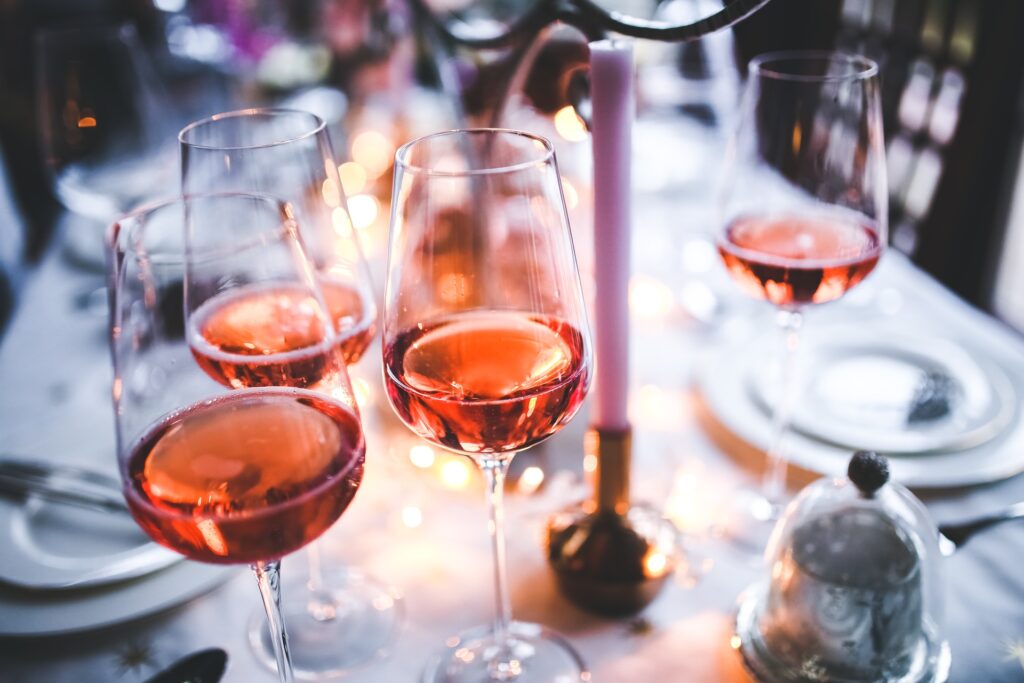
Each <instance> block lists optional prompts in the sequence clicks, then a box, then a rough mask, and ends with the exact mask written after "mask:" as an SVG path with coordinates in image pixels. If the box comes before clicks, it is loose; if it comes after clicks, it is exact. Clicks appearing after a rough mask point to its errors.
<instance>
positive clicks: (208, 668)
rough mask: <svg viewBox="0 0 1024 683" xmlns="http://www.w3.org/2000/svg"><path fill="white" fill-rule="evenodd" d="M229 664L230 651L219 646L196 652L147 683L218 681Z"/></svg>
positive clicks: (207, 682) (211, 682)
mask: <svg viewBox="0 0 1024 683" xmlns="http://www.w3.org/2000/svg"><path fill="white" fill-rule="evenodd" d="M227 665H228V653H227V652H225V651H224V650H222V649H220V648H219V647H214V648H210V649H208V650H200V651H199V652H194V653H192V654H190V655H188V656H187V657H183V658H181V659H179V660H178V661H177V662H175V663H174V664H171V665H170V666H169V667H167V668H166V669H164V670H163V671H161V672H160V673H158V674H157V675H155V676H153V677H152V678H149V679H147V680H146V682H145V683H217V681H219V680H220V679H221V678H222V677H223V676H224V670H225V669H226V668H227Z"/></svg>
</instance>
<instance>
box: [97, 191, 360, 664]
mask: <svg viewBox="0 0 1024 683" xmlns="http://www.w3.org/2000/svg"><path fill="white" fill-rule="evenodd" d="M183 221H184V225H185V228H186V230H184V231H183V230H182V222H183ZM183 232H184V233H185V237H186V239H185V244H184V247H183V244H182V233H183ZM110 244H111V252H110V253H111V256H112V258H111V259H110V264H111V265H110V296H111V307H110V308H111V350H112V356H113V364H114V386H113V399H114V408H115V414H116V421H117V443H118V458H119V463H120V472H121V477H122V479H123V483H124V491H125V497H126V499H127V502H128V506H129V508H130V509H131V512H132V515H133V516H134V517H135V519H136V521H137V522H138V523H139V525H140V526H142V528H143V529H144V530H145V531H146V532H147V533H148V534H149V535H150V536H151V537H152V538H153V539H154V540H156V541H157V542H159V543H161V544H163V545H165V546H167V547H169V548H171V549H172V550H175V551H177V552H180V553H182V554H183V555H185V556H186V557H189V558H191V559H194V560H199V561H201V562H212V563H220V564H250V565H251V566H252V568H253V570H254V571H255V573H256V577H257V579H258V581H259V587H260V593H261V596H262V598H263V605H264V608H265V610H266V614H267V621H268V623H269V625H270V629H271V633H272V634H273V642H274V648H275V655H276V662H277V669H278V673H279V675H280V679H281V681H284V682H285V683H287V682H290V681H293V680H294V677H293V674H292V667H291V661H290V656H289V652H288V647H287V638H286V636H285V627H284V621H283V619H282V616H281V612H280V605H281V594H280V587H279V580H278V577H279V574H278V571H279V563H280V558H281V557H282V556H284V555H286V554H288V553H290V552H293V551H295V550H297V549H299V548H301V547H303V546H305V545H307V544H308V543H310V542H311V541H313V539H315V538H316V537H318V536H319V535H321V534H322V533H323V532H324V531H326V530H327V529H328V528H329V527H330V526H331V525H332V524H333V523H334V522H335V521H336V520H337V519H338V517H339V516H340V515H341V513H342V512H343V511H344V510H345V508H346V507H347V506H348V504H349V503H350V502H351V501H352V498H353V497H354V496H355V493H356V490H357V489H358V487H359V484H360V482H361V480H362V474H363V459H364V451H365V447H364V442H363V434H362V429H361V426H360V422H359V417H358V413H357V411H356V408H355V403H354V401H353V400H352V394H351V391H349V392H347V394H346V393H345V392H342V391H341V388H342V387H347V386H348V379H347V375H346V371H345V364H344V361H343V359H342V357H341V352H340V351H339V349H338V347H337V345H336V343H335V339H334V333H333V328H332V325H331V321H330V318H329V316H328V314H327V312H326V309H325V307H324V306H323V302H322V300H321V297H320V294H319V290H318V288H317V286H316V281H315V279H314V277H313V273H312V269H311V268H310V267H309V264H308V262H307V261H306V259H305V256H304V254H303V251H302V247H301V244H300V242H299V240H298V234H297V229H296V226H295V222H294V220H293V219H292V217H291V215H290V212H289V211H288V209H287V207H286V206H285V205H283V204H280V203H279V202H277V201H274V200H270V199H267V198H265V197H259V196H253V195H241V194H221V195H202V196H193V197H190V198H188V199H186V200H172V201H169V202H165V203H162V204H156V205H152V206H148V207H145V208H142V209H139V210H138V211H136V212H134V213H131V214H129V215H127V216H125V217H124V218H122V219H120V220H118V221H117V223H115V224H114V226H113V228H112V230H111V235H110ZM183 257H184V258H183ZM183 299H184V300H185V301H186V302H187V304H186V306H185V307H184V308H185V311H184V314H183V312H182V309H183V307H182V300H183ZM269 309H273V311H274V313H275V315H274V316H273V317H268V316H266V315H264V314H265V313H266V312H267V311H268V310H269ZM250 325H255V326H257V327H258V329H259V331H260V342H259V343H260V345H261V348H258V349H254V348H251V345H246V343H244V342H243V343H242V345H241V346H238V345H235V344H234V341H235V339H236V337H235V332H236V331H237V330H242V329H245V328H247V327H248V326H250ZM197 361H198V362H197ZM225 377H230V378H232V379H240V378H244V380H245V381H244V382H243V384H250V383H249V380H250V379H253V378H254V379H255V381H253V382H251V385H252V386H257V387H259V388H251V389H242V390H237V391H231V390H228V389H227V388H225V386H224V384H225V383H224V378H225ZM296 378H299V379H301V384H303V385H305V386H312V385H315V384H316V383H318V382H321V381H325V380H328V379H329V380H330V382H331V386H332V387H335V390H334V391H333V392H331V393H323V392H317V391H311V390H309V389H306V388H296V387H295V386H294V385H295V384H296V382H295V379H296ZM214 380H216V381H214ZM283 382H288V383H289V384H291V385H292V386H281V384H282V383H283Z"/></svg>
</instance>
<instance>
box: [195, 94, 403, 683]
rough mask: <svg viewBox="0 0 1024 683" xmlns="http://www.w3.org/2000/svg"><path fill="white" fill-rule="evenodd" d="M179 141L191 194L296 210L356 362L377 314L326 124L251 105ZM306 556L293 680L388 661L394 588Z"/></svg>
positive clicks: (296, 611) (295, 582)
mask: <svg viewBox="0 0 1024 683" xmlns="http://www.w3.org/2000/svg"><path fill="white" fill-rule="evenodd" d="M178 139H179V142H180V147H181V162H182V168H181V174H182V175H181V186H182V191H183V192H184V193H185V194H189V193H192V192H206V191H211V190H216V191H242V192H258V193H262V194H268V195H272V196H274V197H279V198H281V199H283V200H285V201H287V202H289V204H290V205H291V206H292V207H293V208H294V210H295V213H296V217H297V219H298V222H299V225H300V229H301V230H302V237H303V240H304V241H305V244H306V247H307V249H308V253H309V256H310V258H311V260H312V262H313V265H314V268H315V270H316V275H317V280H318V282H319V285H320V288H321V291H322V292H323V296H324V301H325V302H326V304H327V307H328V310H329V311H330V313H331V317H332V319H333V321H334V325H335V330H336V332H337V339H338V344H339V346H340V347H341V349H342V351H343V353H344V357H345V361H346V363H348V364H350V365H351V364H353V363H355V362H357V361H358V360H359V359H360V358H361V357H362V355H363V353H364V352H365V350H366V348H367V346H368V345H369V343H370V341H371V340H372V338H373V335H374V329H375V325H376V317H377V311H376V304H375V302H374V296H373V287H372V286H371V281H370V275H369V270H368V268H367V266H366V263H365V261H364V259H363V257H362V253H361V250H360V248H359V243H358V238H357V236H356V233H355V231H354V230H353V229H352V223H351V220H350V219H349V216H348V213H347V208H346V202H345V195H344V192H343V191H342V186H341V181H340V179H339V177H338V168H337V163H336V161H335V158H334V153H333V150H332V148H331V141H330V138H329V136H328V133H327V129H326V126H325V125H324V122H323V120H321V119H320V118H319V117H317V116H316V115H314V114H311V113H309V112H305V111H299V110H291V109H247V110H242V111H234V112H226V113H222V114H216V115H214V116H211V117H209V118H207V119H203V120H201V121H197V122H195V123H192V124H190V125H188V126H187V127H185V128H184V129H183V130H182V131H181V133H180V134H179V136H178ZM306 556H307V558H308V571H307V572H296V573H294V574H293V575H292V580H291V581H290V583H289V585H287V586H286V590H287V592H288V594H289V595H292V596H295V597H296V599H294V600H291V601H289V602H288V603H286V604H285V605H284V610H285V614H286V616H287V618H288V621H289V624H291V628H290V635H291V645H292V654H293V658H294V664H295V671H296V675H297V676H298V677H300V678H320V677H324V676H335V675H340V674H343V673H344V672H345V671H348V670H351V669H352V668H354V667H357V666H359V665H361V664H364V663H365V662H367V661H368V660H370V659H372V658H374V657H377V656H380V655H382V654H383V653H384V652H385V651H386V649H387V647H388V645H389V643H390V642H391V640H392V639H393V637H394V635H395V633H396V632H397V628H398V625H399V623H400V618H401V603H400V602H399V601H398V595H397V592H396V591H395V590H394V589H393V588H390V587H388V586H385V585H382V584H380V583H378V582H377V581H375V580H374V579H372V578H371V577H368V576H366V575H364V574H363V573H361V572H359V571H356V570H353V569H348V568H342V567H334V568H331V567H329V566H327V567H325V566H323V565H324V563H323V562H322V561H321V553H320V550H319V547H318V545H317V544H312V545H310V546H309V548H308V550H307V553H306ZM251 626H252V628H251V629H250V633H249V635H250V641H251V643H252V645H253V647H254V648H255V649H256V651H257V653H258V654H260V655H261V659H262V661H263V662H264V663H265V664H267V665H273V662H274V659H273V652H272V649H271V641H270V633H269V632H268V631H267V629H266V628H265V626H264V624H263V621H262V620H261V619H258V618H255V619H253V621H252V622H251Z"/></svg>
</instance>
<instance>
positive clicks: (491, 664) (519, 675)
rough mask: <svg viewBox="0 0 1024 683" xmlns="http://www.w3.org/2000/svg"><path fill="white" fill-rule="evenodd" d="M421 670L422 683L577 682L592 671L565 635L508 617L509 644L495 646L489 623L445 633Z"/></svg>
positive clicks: (586, 679)
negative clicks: (436, 651)
mask: <svg viewBox="0 0 1024 683" xmlns="http://www.w3.org/2000/svg"><path fill="white" fill-rule="evenodd" d="M446 644H447V645H448V648H447V649H446V650H444V651H442V652H441V653H439V654H437V655H436V656H435V657H434V658H433V659H431V661H430V662H429V664H428V665H427V668H426V670H425V671H424V673H423V683H487V682H488V681H515V683H579V682H580V681H589V680H590V672H589V671H588V670H587V668H586V666H584V664H583V660H582V659H581V658H580V656H579V654H577V653H576V651H575V650H574V649H573V648H572V646H571V645H569V643H568V641H566V640H565V638H563V637H562V636H560V635H558V634H557V633H555V632H553V631H551V630H549V629H546V628H544V627H543V626H540V625H538V624H528V623H523V622H518V621H516V622H512V624H511V625H510V627H509V646H508V647H507V648H502V647H499V646H498V644H497V642H496V641H495V639H494V632H493V630H492V629H491V628H490V627H480V628H476V629H473V630H470V631H466V632H464V633H462V634H460V635H458V636H454V637H452V638H449V639H448V641H447V643H446Z"/></svg>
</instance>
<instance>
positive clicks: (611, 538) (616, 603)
mask: <svg viewBox="0 0 1024 683" xmlns="http://www.w3.org/2000/svg"><path fill="white" fill-rule="evenodd" d="M591 507H592V506H591ZM677 535H678V534H677V531H676V528H675V527H674V526H673V525H672V523H671V522H669V521H668V520H666V519H665V518H664V517H662V515H661V514H660V513H659V512H658V511H657V510H655V509H654V508H651V507H648V506H644V505H636V506H633V507H631V508H629V510H628V511H626V512H625V513H624V514H620V513H617V512H615V511H612V510H604V511H601V510H596V511H588V510H587V509H586V506H583V507H577V508H573V509H569V510H566V511H564V512H561V513H558V514H556V515H554V516H552V517H551V519H550V520H549V521H548V528H547V552H548V562H549V563H550V564H551V567H552V569H553V570H554V572H555V577H556V579H557V582H558V587H559V589H560V590H561V592H562V594H563V595H565V596H566V597H567V598H569V600H570V601H572V602H573V603H574V604H576V605H578V606H579V607H582V608H583V609H585V610H588V611H591V612H595V613H597V614H601V615H604V616H610V617H625V616H629V615H632V614H636V613H637V612H639V611H640V610H642V609H643V608H645V607H646V606H647V605H649V604H650V603H651V602H652V601H653V600H654V599H655V598H656V597H657V596H658V594H659V593H660V592H661V590H662V588H664V586H665V582H666V581H667V580H668V578H669V577H670V576H672V573H673V571H674V570H675V568H676V565H677V564H678V559H679V557H678V550H677V543H676V538H677Z"/></svg>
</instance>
